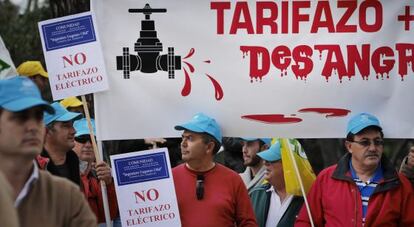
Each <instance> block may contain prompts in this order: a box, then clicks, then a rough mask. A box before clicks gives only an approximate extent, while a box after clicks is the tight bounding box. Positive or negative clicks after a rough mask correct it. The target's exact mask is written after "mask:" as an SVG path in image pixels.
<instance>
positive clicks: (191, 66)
mask: <svg viewBox="0 0 414 227" xmlns="http://www.w3.org/2000/svg"><path fill="white" fill-rule="evenodd" d="M183 62H184V64H186V65H187V66H188V68H189V69H190V72H191V73H194V66H193V65H192V64H190V63H188V62H186V61H183Z"/></svg>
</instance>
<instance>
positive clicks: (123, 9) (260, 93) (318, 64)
mask: <svg viewBox="0 0 414 227" xmlns="http://www.w3.org/2000/svg"><path fill="white" fill-rule="evenodd" d="M92 10H93V11H94V12H95V14H96V18H97V22H98V27H99V31H100V32H101V35H102V36H101V37H102V40H101V41H102V46H103V50H104V57H105V62H106V66H107V71H108V73H109V75H111V76H110V78H109V81H110V83H111V90H109V91H105V92H101V93H99V94H97V95H96V99H95V101H96V111H95V112H96V119H97V125H98V128H97V131H98V137H99V138H100V139H102V140H111V139H134V138H153V137H169V136H179V132H177V131H175V130H174V125H176V124H180V123H183V122H186V121H188V120H189V119H190V118H191V117H192V116H193V115H195V114H196V113H197V112H204V113H205V114H207V115H209V116H211V117H213V118H215V119H216V120H217V122H218V123H219V124H220V125H221V127H222V129H223V134H224V135H225V136H243V137H288V138H292V137H293V138H338V137H345V131H346V124H347V122H348V120H349V118H350V117H351V116H352V115H354V114H356V113H360V112H369V113H371V114H374V115H376V116H377V117H378V118H379V119H380V121H381V123H382V125H383V128H384V132H385V136H386V137H388V138H414V120H413V116H414V105H413V98H414V89H413V87H414V39H413V37H414V32H413V31H414V1H386V0H383V1H354V0H347V1H326V0H312V1H311V0H308V1H306V0H305V1H304V0H300V1H299V0H292V1H280V0H279V1H229V0H228V1H226V0H224V1H193V0H175V1H163V0H148V1H134V0H125V1H117V0H105V1H99V0H98V1H95V0H93V1H92ZM108 15H111V16H108Z"/></svg>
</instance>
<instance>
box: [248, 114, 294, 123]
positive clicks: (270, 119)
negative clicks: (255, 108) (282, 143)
mask: <svg viewBox="0 0 414 227" xmlns="http://www.w3.org/2000/svg"><path fill="white" fill-rule="evenodd" d="M241 118H242V119H247V120H253V121H259V122H262V123H266V124H292V123H298V122H301V121H302V119H301V118H298V117H286V116H285V115H283V114H251V115H244V116H241Z"/></svg>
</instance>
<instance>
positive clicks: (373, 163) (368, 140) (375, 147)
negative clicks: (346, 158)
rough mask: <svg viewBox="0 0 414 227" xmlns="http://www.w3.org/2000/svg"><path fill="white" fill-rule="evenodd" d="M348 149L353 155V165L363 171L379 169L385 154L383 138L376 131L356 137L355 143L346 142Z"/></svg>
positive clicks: (367, 131) (368, 131)
mask: <svg viewBox="0 0 414 227" xmlns="http://www.w3.org/2000/svg"><path fill="white" fill-rule="evenodd" d="M346 147H347V149H348V152H350V153H351V154H352V164H353V165H357V166H358V167H360V168H363V169H375V168H377V166H378V164H379V163H380V161H381V157H382V153H383V152H384V146H383V138H382V137H381V133H380V132H379V131H378V130H375V129H369V130H366V131H363V132H362V133H359V134H357V135H355V137H354V141H353V142H351V141H346ZM354 167H355V166H354Z"/></svg>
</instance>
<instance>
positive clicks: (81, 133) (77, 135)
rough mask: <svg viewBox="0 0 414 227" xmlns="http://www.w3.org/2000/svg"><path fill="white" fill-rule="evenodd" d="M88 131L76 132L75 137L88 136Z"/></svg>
mask: <svg viewBox="0 0 414 227" xmlns="http://www.w3.org/2000/svg"><path fill="white" fill-rule="evenodd" d="M89 134H90V133H89V131H86V130H80V131H79V132H78V131H76V134H75V137H79V136H84V135H89Z"/></svg>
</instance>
